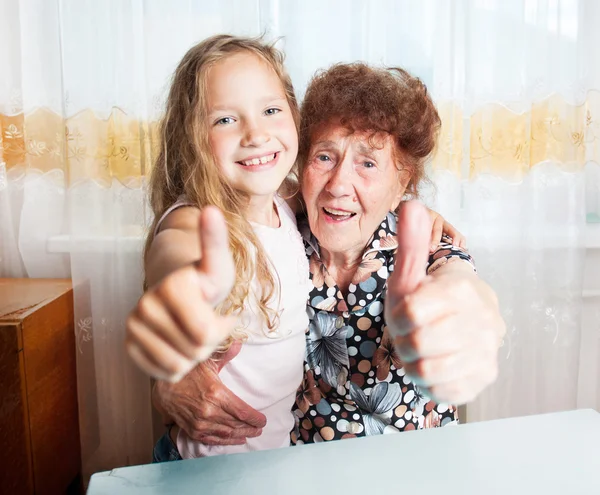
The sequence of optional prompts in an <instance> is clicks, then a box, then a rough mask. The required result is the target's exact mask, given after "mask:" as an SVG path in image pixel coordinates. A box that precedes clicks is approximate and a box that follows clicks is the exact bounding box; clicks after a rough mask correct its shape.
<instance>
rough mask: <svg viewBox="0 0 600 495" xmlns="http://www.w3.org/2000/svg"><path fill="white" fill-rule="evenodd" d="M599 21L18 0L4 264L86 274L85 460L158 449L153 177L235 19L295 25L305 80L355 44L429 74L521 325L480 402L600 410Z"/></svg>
mask: <svg viewBox="0 0 600 495" xmlns="http://www.w3.org/2000/svg"><path fill="white" fill-rule="evenodd" d="M599 24H600V5H599V4H598V3H596V2H594V1H593V0H588V1H584V0H580V1H577V0H562V1H559V0H515V1H512V2H504V1H500V0H479V1H475V0H473V1H466V0H464V1H452V2H447V1H445V0H430V1H421V2H412V1H408V0H405V1H398V0H370V1H366V0H351V1H347V0H346V1H342V0H336V1H329V2H323V1H321V0H305V1H303V2H295V1H292V0H289V1H285V0H254V1H248V0H227V1H219V2H216V1H214V2H192V1H172V2H166V1H162V0H129V1H121V0H110V1H105V2H91V1H81V0H77V1H76V0H54V1H46V0H19V1H13V0H0V66H1V67H2V68H3V70H2V71H0V139H1V140H0V276H9V277H19V276H27V277H69V276H70V277H72V279H73V282H74V286H75V313H76V322H75V323H76V332H77V343H78V346H77V354H78V374H79V397H80V418H81V425H80V426H81V430H82V455H83V461H84V470H85V472H86V474H88V475H89V474H91V473H92V472H94V471H98V470H102V469H110V468H112V467H115V466H119V465H126V464H136V463H142V462H147V461H149V459H150V452H151V447H152V433H151V432H152V427H151V424H152V420H151V410H150V395H149V391H150V385H149V381H148V380H147V379H146V378H144V377H143V376H142V375H141V374H140V373H138V372H137V371H136V370H135V369H134V367H133V366H132V365H131V364H130V363H129V361H128V360H127V359H126V357H125V354H124V352H123V345H122V341H123V321H124V319H125V316H126V314H127V312H128V310H129V309H130V308H131V307H132V306H133V305H134V304H135V302H136V300H137V298H138V297H139V295H140V294H141V285H142V266H141V257H140V253H141V247H142V245H143V237H144V235H145V232H146V227H147V226H148V225H149V223H150V221H151V218H150V213H149V210H148V208H147V206H146V197H147V196H146V188H145V183H146V182H145V181H146V176H147V174H148V171H149V169H150V167H151V165H152V160H153V156H154V149H155V144H156V134H155V132H156V121H157V119H158V118H159V116H160V113H161V110H162V105H163V103H164V98H165V94H166V91H167V88H168V84H169V76H170V74H171V73H172V71H173V69H174V67H175V65H176V64H177V62H178V60H179V59H180V58H181V56H182V55H183V54H184V53H185V51H186V50H187V48H189V47H190V46H191V45H192V44H193V43H195V42H197V41H199V40H201V39H203V38H205V37H206V36H209V35H211V34H215V33H219V32H230V33H235V34H241V35H256V34H260V33H266V37H267V38H268V39H276V38H278V37H280V36H282V37H283V38H281V39H280V41H279V42H278V43H279V46H280V47H281V48H282V49H284V50H285V52H286V54H287V66H288V69H289V71H290V73H291V75H292V78H293V81H294V84H295V86H296V90H297V93H298V96H299V97H300V98H301V97H302V95H303V93H304V89H305V86H306V83H307V81H308V80H309V78H310V76H311V75H312V74H313V73H314V72H315V71H316V70H317V69H319V68H323V67H327V66H329V65H330V64H332V63H335V62H340V61H353V60H357V59H361V60H366V61H369V62H372V63H376V64H386V65H400V66H403V67H405V68H407V69H408V70H410V71H412V72H413V73H415V74H416V75H418V76H419V77H421V78H422V79H423V80H424V81H425V83H426V84H427V85H428V87H429V88H430V90H431V92H432V94H433V96H434V99H435V100H436V102H437V104H438V108H439V111H440V114H441V116H442V120H443V129H442V136H441V140H440V145H439V148H438V150H437V153H436V155H435V157H434V159H433V160H432V163H431V174H430V175H431V177H432V179H433V182H434V185H435V187H433V188H431V187H430V188H427V189H426V190H424V191H423V196H424V198H425V200H426V201H427V202H428V203H429V204H430V205H432V206H433V207H435V208H437V209H438V210H439V211H441V212H442V213H443V214H444V215H445V216H446V217H447V218H448V219H449V220H450V221H452V222H454V223H455V224H456V225H457V226H459V228H460V229H462V230H463V231H464V232H465V233H466V234H467V235H468V238H469V243H470V248H471V251H472V253H473V255H474V257H475V258H476V261H477V264H478V268H479V271H480V274H481V276H482V277H483V278H484V279H486V280H488V281H489V282H490V283H491V284H492V286H493V287H494V288H495V289H496V290H497V292H498V294H499V298H500V302H501V306H502V311H503V314H504V316H505V318H506V321H507V324H508V333H507V337H506V339H505V341H504V345H503V347H502V349H501V375H500V378H499V379H498V382H497V383H496V384H495V385H494V386H493V387H491V388H490V389H489V390H488V391H486V393H484V394H483V396H482V397H481V398H480V399H478V400H477V401H476V402H475V403H474V404H471V405H469V407H468V417H469V420H470V421H471V420H484V419H492V418H498V417H506V416H514V415H519V414H530V413H538V412H547V411H554V410H560V409H572V408H576V407H595V408H598V409H600V392H599V390H600V368H599V366H598V361H599V357H600V329H599V328H598V325H599V323H598V322H599V321H600V318H598V317H599V316H600V314H599V311H598V308H599V307H600V304H599V303H600V286H598V287H595V286H594V285H593V284H594V282H595V280H597V279H600V254H599V253H600V251H599V250H598V249H597V248H598V247H600V234H599V233H598V232H597V230H596V228H595V227H596V226H595V225H594V223H593V222H594V221H595V220H597V219H598V218H600V217H598V213H599V212H600V208H599V206H600V205H599V204H598V187H599V177H600V171H599V170H598V165H599V164H600V64H597V55H596V54H595V50H596V47H598V46H600V32H599V31H598V29H597V26H598V25H599ZM586 215H587V216H586ZM586 218H587V220H588V222H587V223H586ZM596 275H597V277H596ZM584 276H585V277H587V279H584Z"/></svg>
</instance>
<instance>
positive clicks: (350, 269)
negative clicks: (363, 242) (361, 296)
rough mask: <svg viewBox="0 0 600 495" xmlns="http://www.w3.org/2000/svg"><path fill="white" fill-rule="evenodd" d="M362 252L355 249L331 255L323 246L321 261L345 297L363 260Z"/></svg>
mask: <svg viewBox="0 0 600 495" xmlns="http://www.w3.org/2000/svg"><path fill="white" fill-rule="evenodd" d="M362 252H363V250H362V249H360V250H358V249H355V250H349V251H344V252H341V253H331V252H329V251H327V250H326V249H323V247H322V246H321V261H323V264H324V265H325V268H327V271H328V272H329V275H331V277H332V278H333V280H335V283H336V284H337V286H338V288H339V289H340V290H341V291H342V294H344V295H345V294H346V293H347V292H348V286H349V285H350V282H351V281H352V278H353V277H354V274H355V273H356V270H358V266H359V265H360V262H361V260H362Z"/></svg>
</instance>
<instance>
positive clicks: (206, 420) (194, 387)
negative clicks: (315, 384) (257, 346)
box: [153, 341, 266, 445]
mask: <svg viewBox="0 0 600 495" xmlns="http://www.w3.org/2000/svg"><path fill="white" fill-rule="evenodd" d="M240 348H241V343H240V342H237V341H236V342H234V343H233V345H232V346H231V347H230V348H229V350H228V351H227V352H226V353H224V354H222V355H221V356H219V357H218V359H215V360H212V359H211V360H208V361H205V362H203V363H201V364H199V365H197V366H196V367H195V368H194V369H193V370H192V371H190V373H189V374H187V375H186V376H185V378H183V379H182V380H181V381H180V382H178V383H168V382H164V381H158V382H156V384H155V385H154V391H153V402H154V405H155V407H156V409H157V410H159V411H160V412H161V413H162V414H163V416H164V417H165V418H169V420H170V421H173V422H175V423H176V424H177V426H179V427H180V428H182V429H183V430H184V431H185V432H186V433H187V434H188V436H190V437H191V438H193V439H194V440H197V441H199V442H202V443H204V444H206V445H241V444H244V443H246V439H247V438H252V437H257V436H259V435H260V434H261V433H262V428H263V427H264V426H265V425H266V418H265V416H264V415H263V414H261V413H260V412H258V411H256V410H254V409H252V407H250V406H249V405H248V404H247V403H245V402H244V401H243V400H241V399H240V398H239V397H237V396H236V395H235V394H234V393H233V392H231V390H229V389H228V388H227V387H225V385H223V383H222V382H221V380H220V378H219V372H220V371H221V369H222V368H223V366H225V365H226V364H227V363H228V362H229V361H231V360H232V359H233V358H234V357H235V356H236V355H237V354H238V353H239V351H240Z"/></svg>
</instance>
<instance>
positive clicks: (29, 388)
mask: <svg viewBox="0 0 600 495" xmlns="http://www.w3.org/2000/svg"><path fill="white" fill-rule="evenodd" d="M75 358H76V356H75V332H74V327H73V290H72V286H71V281H70V280H50V279H2V278H0V493H2V494H4V493H6V494H15V495H17V494H18V495H21V494H23V495H24V494H29V493H35V494H64V493H77V491H78V490H79V487H80V473H81V451H80V443H79V421H78V408H77V380H76V368H75Z"/></svg>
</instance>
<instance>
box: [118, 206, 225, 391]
mask: <svg viewBox="0 0 600 495" xmlns="http://www.w3.org/2000/svg"><path fill="white" fill-rule="evenodd" d="M198 235H199V237H200V247H201V251H202V254H201V258H200V260H199V261H198V262H196V263H190V264H187V265H185V266H183V267H182V268H179V269H177V270H174V271H173V272H171V273H170V274H169V275H167V276H165V277H164V278H163V279H162V280H161V281H160V282H159V283H157V284H155V285H154V286H152V287H151V288H150V289H149V290H148V291H146V293H145V294H144V295H143V296H142V297H141V299H140V300H139V302H138V304H137V306H136V307H135V308H134V310H133V311H132V312H131V313H130V315H129V317H128V319H127V324H126V335H127V337H126V348H127V352H128V353H129V355H130V356H131V358H132V359H133V360H134V361H135V362H136V363H137V364H138V366H140V368H142V370H144V371H145V372H146V373H148V374H149V375H151V376H153V377H155V378H158V379H163V380H168V381H178V380H179V379H181V377H182V376H183V375H185V374H186V373H188V372H189V371H190V370H191V369H192V368H193V367H194V366H195V365H196V364H197V363H198V362H201V361H204V360H205V359H207V358H208V357H209V356H210V355H211V354H212V353H213V351H214V350H215V349H216V348H217V346H218V345H219V344H221V343H222V342H223V341H224V340H225V339H226V338H227V337H228V336H229V335H230V334H231V332H232V331H233V327H234V319H233V318H229V317H222V316H220V315H218V314H217V313H216V312H215V311H214V308H215V306H217V305H218V304H219V303H221V302H222V301H224V300H225V298H226V297H227V296H228V295H229V293H230V291H231V288H232V287H233V283H234V280H235V272H234V264H233V258H232V256H231V252H230V250H229V242H228V232H227V225H226V223H225V219H224V218H223V215H222V214H221V212H220V211H219V210H218V209H217V208H214V207H206V208H204V209H203V210H202V212H201V213H200V217H199V225H198ZM173 248H174V249H177V246H170V247H169V249H173Z"/></svg>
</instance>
